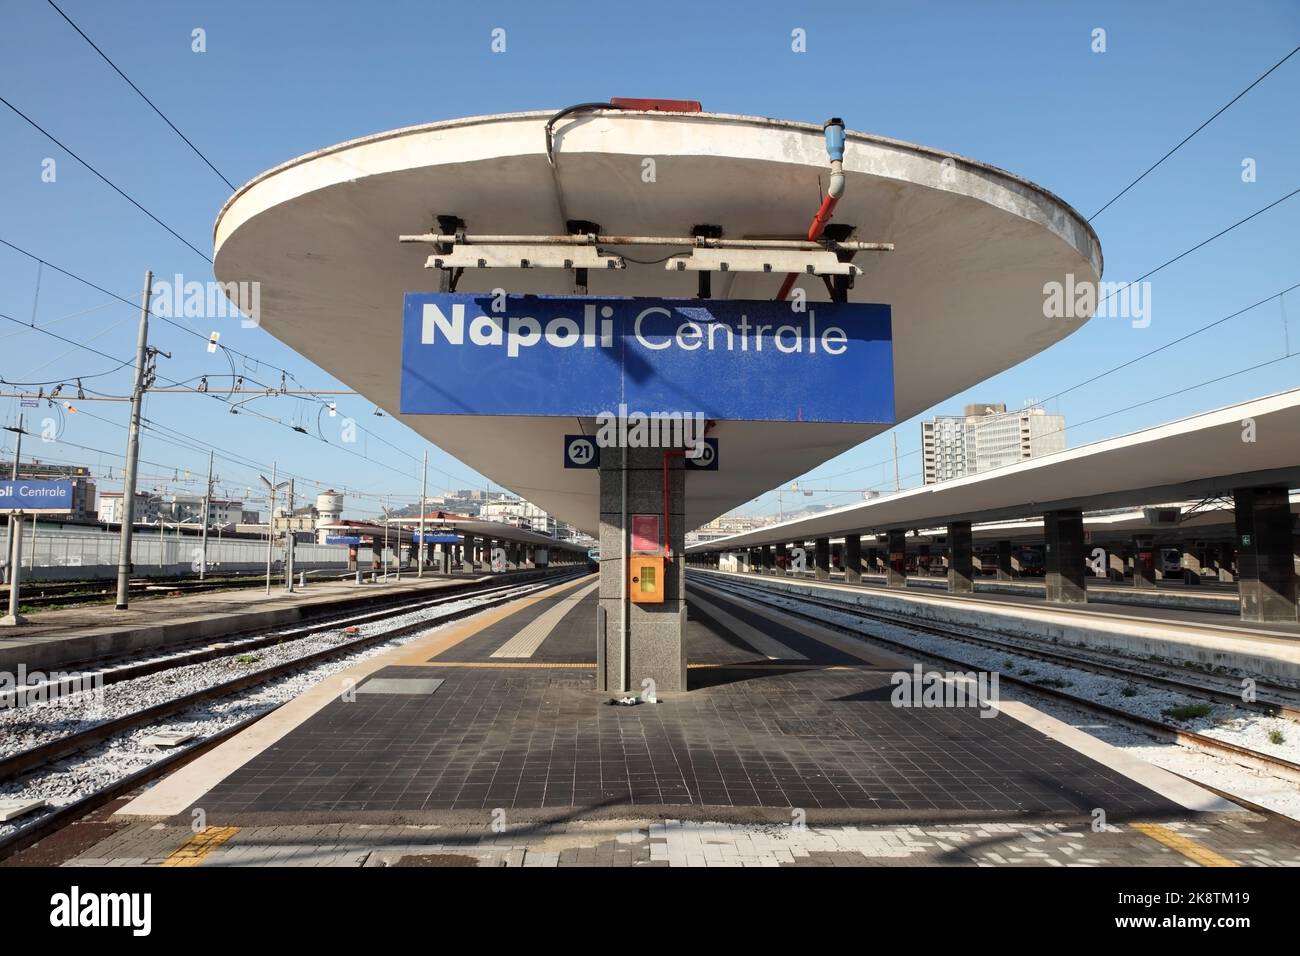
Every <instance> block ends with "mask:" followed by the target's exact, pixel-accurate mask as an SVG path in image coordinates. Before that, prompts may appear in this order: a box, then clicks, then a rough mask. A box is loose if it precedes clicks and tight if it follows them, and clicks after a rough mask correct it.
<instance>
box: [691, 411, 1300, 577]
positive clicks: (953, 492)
mask: <svg viewBox="0 0 1300 956" xmlns="http://www.w3.org/2000/svg"><path fill="white" fill-rule="evenodd" d="M1247 420H1249V421H1250V422H1252V423H1253V426H1251V427H1250V428H1248V427H1246V426H1245V424H1244V423H1245V422H1246V421H1247ZM1245 438H1252V439H1253V440H1250V441H1247V440H1244V439H1245ZM1262 485H1273V486H1286V487H1290V488H1295V487H1300V389H1295V390H1292V391H1288V392H1280V393H1278V394H1276V395H1269V396H1267V397H1265V398H1259V399H1254V400H1253V401H1249V402H1243V403H1241V404H1239V405H1230V406H1228V407H1226V408H1220V409H1216V410H1214V411H1212V412H1205V413H1204V414H1201V415H1194V416H1191V417H1189V418H1184V419H1181V420H1179V421H1175V422H1170V423H1168V424H1165V425H1157V426H1155V427H1153V428H1147V429H1143V430H1142V431H1137V432H1133V433H1131V434H1128V435H1120V436H1118V437H1116V438H1108V439H1105V440H1104V441H1099V442H1094V443H1092V444H1089V445H1081V446H1079V447H1078V448H1071V449H1068V450H1066V451H1062V452H1057V453H1055V454H1052V455H1043V456H1041V457H1038V458H1031V459H1029V460H1027V461H1023V462H1020V463H1018V464H1015V465H1008V466H1007V467H1005V468H995V469H993V470H991V471H986V472H981V473H980V474H977V475H969V476H967V477H965V478H957V479H954V480H952V481H944V482H940V483H938V484H933V485H924V486H922V487H920V488H913V489H912V490H910V491H904V492H901V493H899V494H896V495H890V496H888V497H882V498H878V499H876V500H874V501H870V502H866V503H863V504H858V505H850V506H848V507H845V508H835V509H832V510H830V511H826V512H824V513H823V514H819V515H816V516H814V517H811V518H803V519H800V520H797V521H787V522H783V523H781V524H774V525H770V526H768V527H766V528H758V529H756V530H754V531H747V532H744V533H742V534H735V535H731V536H729V537H726V538H717V539H715V540H713V541H709V542H701V543H700V544H697V545H692V546H691V547H690V548H689V549H688V550H689V551H727V550H732V549H735V548H748V547H754V546H757V545H764V544H779V543H781V542H788V541H806V540H809V539H811V538H819V537H826V536H831V537H834V536H839V535H844V534H868V533H877V532H883V531H888V530H891V529H928V528H936V527H940V526H942V525H946V524H947V523H949V522H952V521H995V520H999V519H1004V518H1018V517H1024V516H1026V515H1041V514H1043V513H1044V512H1047V511H1052V510H1059V509H1065V508H1081V509H1084V510H1087V509H1102V508H1117V507H1124V506H1132V505H1144V504H1153V503H1157V502H1166V501H1186V500H1190V499H1194V498H1206V497H1211V496H1215V495H1227V494H1231V493H1232V491H1233V489H1234V488H1241V487H1253V486H1262ZM1008 537H1010V535H1008Z"/></svg>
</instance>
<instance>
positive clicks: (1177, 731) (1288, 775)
mask: <svg viewBox="0 0 1300 956" xmlns="http://www.w3.org/2000/svg"><path fill="white" fill-rule="evenodd" d="M697 580H698V581H701V582H707V584H708V586H710V587H713V588H714V589H715V590H719V591H722V592H724V593H731V594H732V595H734V596H744V597H745V598H746V599H747V600H753V601H756V602H757V603H760V604H764V605H766V606H768V607H771V608H774V609H776V610H779V611H781V612H782V613H784V614H789V615H792V616H794V617H798V618H802V619H804V620H808V621H811V622H813V623H816V624H818V625H820V626H822V627H827V628H830V629H831V630H837V631H840V632H842V633H845V634H850V635H852V636H854V637H857V638H859V639H863V640H866V641H869V642H872V643H876V644H879V645H881V646H883V647H886V648H887V649H889V650H893V651H900V650H901V651H905V652H906V653H908V654H909V655H912V656H917V657H921V658H926V659H930V660H934V661H937V662H940V663H943V664H945V665H951V666H953V667H956V668H958V669H959V670H962V671H971V670H981V669H983V668H981V667H979V666H977V665H974V664H972V663H970V662H969V661H966V660H961V659H960V658H956V657H952V656H949V655H946V654H941V653H938V652H935V651H932V650H928V649H927V650H919V649H917V648H916V647H914V646H912V645H910V644H907V643H905V642H903V641H895V640H892V639H891V638H887V637H883V636H880V635H877V634H869V633H863V632H862V631H860V630H858V629H856V628H852V627H847V626H845V625H842V624H839V623H836V622H834V621H830V620H827V619H826V618H825V617H824V616H822V615H818V614H814V613H810V612H808V611H803V610H799V609H798V608H794V607H790V606H788V604H785V603H781V601H780V600H773V598H774V597H780V596H779V595H774V594H773V593H772V592H771V591H770V590H769V589H766V588H763V587H762V586H760V585H755V584H749V583H747V582H740V581H732V580H718V579H717V578H714V577H712V576H710V577H708V578H702V579H697ZM783 600H784V601H787V602H795V603H798V604H805V605H811V606H813V607H822V608H824V609H827V610H831V611H832V612H834V613H836V614H844V615H848V616H850V617H857V618H861V619H864V620H867V621H876V622H877V623H884V624H889V625H891V626H893V627H901V628H906V629H908V630H912V631H917V632H920V633H924V634H930V635H933V636H937V637H941V638H944V639H946V640H950V641H955V642H960V643H967V644H976V645H978V644H981V643H982V644H983V645H984V646H996V649H998V650H999V651H1003V652H1006V653H1015V654H1019V655H1021V656H1025V657H1032V658H1040V659H1045V658H1042V655H1041V654H1040V652H1039V651H1037V650H1035V649H1033V648H1031V647H1022V646H1020V645H1014V646H1013V645H1010V644H1002V643H1000V642H992V641H988V640H986V639H980V640H975V639H972V638H969V637H968V636H967V635H966V634H964V633H962V632H959V631H955V630H949V629H945V628H942V627H937V626H935V625H932V624H922V623H917V622H915V621H911V620H908V619H905V618H902V619H900V618H894V617H893V616H891V615H887V614H877V613H876V612H875V611H870V610H867V609H864V608H861V607H858V606H856V605H852V604H846V603H843V602H837V601H828V600H824V599H818V598H809V597H805V596H804V595H790V596H788V597H784V598H783ZM1057 656H1058V657H1065V655H1057ZM1062 666H1069V667H1076V668H1078V669H1083V670H1087V669H1089V668H1090V667H1091V666H1093V665H1092V664H1091V663H1089V664H1087V665H1085V664H1084V663H1082V662H1081V663H1078V664H1076V663H1069V664H1062ZM1111 669H1112V670H1113V671H1115V672H1116V673H1117V674H1119V675H1121V676H1122V677H1123V678H1124V679H1126V680H1129V681H1132V682H1138V683H1142V682H1146V681H1147V680H1148V676H1147V675H1145V674H1141V673H1138V672H1135V671H1132V670H1124V669H1122V668H1113V667H1112V668H1111ZM1000 680H1002V681H1005V682H1006V683H1008V684H1011V685H1012V686H1015V687H1019V688H1022V689H1024V690H1026V691H1030V692H1032V693H1035V694H1039V695H1041V696H1044V697H1047V698H1049V699H1052V700H1056V701H1059V702H1061V703H1064V704H1069V705H1070V706H1072V707H1076V708H1078V709H1081V710H1086V711H1089V712H1091V713H1094V714H1097V715H1098V716H1101V717H1105V718H1107V719H1109V720H1111V721H1113V722H1115V723H1117V724H1120V725H1122V726H1125V727H1127V728H1129V729H1131V730H1137V731H1140V732H1142V733H1145V734H1149V735H1152V736H1155V737H1157V738H1158V739H1163V740H1166V741H1171V742H1174V743H1178V744H1181V745H1183V746H1185V747H1189V748H1191V749H1194V750H1198V751H1201V752H1202V753H1207V754H1211V755H1213V756H1216V757H1222V758H1226V759H1229V760H1232V761H1234V762H1236V763H1239V764H1241V765H1243V766H1247V767H1251V768H1252V769H1256V770H1263V771H1265V772H1267V773H1270V774H1273V775H1274V776H1277V777H1281V778H1283V779H1287V780H1291V781H1296V782H1300V763H1296V762H1294V761H1291V760H1286V759H1284V758H1281V757H1276V756H1274V755H1272V754H1267V753H1262V752H1260V751H1257V750H1252V749H1250V748H1248V747H1242V746H1239V745H1237V744H1233V743H1229V742H1228V741H1224V740H1220V739H1218V738H1217V737H1211V736H1209V735H1207V734H1202V733H1197V732H1196V731H1191V730H1187V729H1185V728H1182V727H1178V726H1176V725H1173V724H1169V723H1165V722H1164V721H1160V720H1155V719H1154V718H1151V717H1146V716H1143V715H1141V714H1135V713H1132V712H1131V711H1126V710H1122V709H1120V708H1118V707H1112V706H1110V705H1108V704H1102V703H1099V702H1097V701H1093V700H1090V699H1088V698H1086V697H1081V696H1079V695H1077V694H1070V693H1067V692H1065V691H1064V690H1061V689H1059V688H1056V687H1049V686H1044V685H1042V684H1039V683H1035V682H1033V681H1028V680H1022V679H1020V678H1018V677H1016V676H1014V675H1011V674H1006V673H1001V674H1000ZM1161 686H1165V687H1176V688H1177V689H1178V690H1180V691H1181V692H1182V693H1185V694H1187V695H1189V696H1202V697H1204V696H1209V695H1208V693H1207V690H1206V688H1204V687H1203V686H1201V685H1199V684H1192V683H1186V682H1181V681H1177V680H1174V679H1169V678H1164V679H1162V684H1161ZM1231 703H1233V704H1234V705H1236V706H1242V701H1241V700H1240V698H1239V697H1234V698H1233V699H1232V701H1231ZM1273 704H1274V706H1277V707H1278V708H1279V712H1280V711H1281V710H1282V709H1283V706H1282V705H1281V704H1279V703H1277V702H1273ZM1266 705H1267V702H1266ZM1285 709H1286V710H1288V711H1289V710H1291V709H1292V708H1291V707H1290V705H1287V706H1286V707H1285Z"/></svg>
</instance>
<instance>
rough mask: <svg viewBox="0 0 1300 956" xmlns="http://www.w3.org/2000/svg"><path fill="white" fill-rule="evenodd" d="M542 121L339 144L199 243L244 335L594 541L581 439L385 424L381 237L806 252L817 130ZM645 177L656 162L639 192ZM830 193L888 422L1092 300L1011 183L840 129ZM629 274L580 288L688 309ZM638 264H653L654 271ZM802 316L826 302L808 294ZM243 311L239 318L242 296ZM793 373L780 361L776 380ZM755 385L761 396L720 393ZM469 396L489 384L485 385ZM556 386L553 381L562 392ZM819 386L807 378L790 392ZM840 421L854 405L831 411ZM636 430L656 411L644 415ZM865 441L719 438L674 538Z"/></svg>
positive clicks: (417, 285) (624, 118) (414, 254)
mask: <svg viewBox="0 0 1300 956" xmlns="http://www.w3.org/2000/svg"><path fill="white" fill-rule="evenodd" d="M552 115H553V113H551V112H535V113H513V114H504V115H498V116H480V117H471V118H467V119H458V120H449V121H445V122H439V123H431V124H427V125H422V126H414V127H409V128H406V129H400V130H395V131H392V132H387V133H382V134H378V135H375V136H369V137H366V138H364V139H358V140H353V141H351V142H347V143H342V144H340V145H338V146H333V147H330V148H328V149H324V150H321V151H319V152H315V153H311V154H309V155H306V156H302V157H300V158H298V159H295V160H292V161H291V162H288V163H286V164H284V165H282V166H279V167H277V168H275V169H273V170H271V171H269V172H267V173H264V174H263V175H261V176H259V177H257V178H256V179H254V180H253V181H252V182H250V183H248V184H247V185H245V186H244V187H243V188H241V189H240V190H239V191H238V192H237V193H236V194H235V195H234V196H233V197H232V198H231V199H230V200H229V202H227V203H226V206H225V208H224V209H223V210H222V212H221V214H220V216H219V217H218V220H217V223H216V228H215V256H214V258H215V271H216V275H217V277H218V278H219V279H220V280H221V281H223V282H227V283H229V282H239V281H256V282H258V283H260V287H259V293H260V303H259V304H260V310H259V314H258V316H257V318H258V319H259V321H260V324H261V325H262V327H263V328H265V329H266V330H267V331H268V332H270V333H271V334H272V335H274V336H275V337H276V338H278V339H280V340H282V341H283V342H285V343H286V344H287V345H289V346H290V347H291V348H293V349H294V350H296V351H297V352H299V353H301V354H302V355H304V356H305V357H306V358H308V359H309V360H311V361H312V362H315V363H316V364H317V365H319V366H321V367H322V368H324V369H325V370H327V371H328V372H329V373H330V374H332V375H334V376H335V377H336V378H338V379H339V380H341V381H343V382H345V383H347V385H348V386H349V387H351V388H354V389H356V390H357V391H358V392H360V393H361V394H362V395H363V396H365V398H367V399H368V400H370V401H372V402H374V403H375V404H376V405H377V406H379V407H380V408H382V409H384V411H385V412H386V413H388V414H390V415H392V416H393V417H395V418H398V419H399V420H401V421H402V422H403V423H405V424H406V425H408V426H410V427H411V428H412V429H414V430H415V431H416V432H417V433H419V434H420V435H422V436H423V437H425V438H427V439H429V440H430V441H432V442H434V443H435V444H437V445H438V446H439V447H441V448H443V449H444V450H446V451H447V452H449V453H450V454H452V455H455V456H456V457H457V458H459V459H461V460H462V461H464V462H466V463H467V464H468V465H470V466H471V467H473V468H475V469H476V470H478V471H479V472H481V473H482V474H484V475H487V476H488V477H489V478H491V479H492V480H493V481H495V482H498V483H500V484H501V485H504V486H505V487H507V488H509V489H511V490H512V491H514V492H516V493H518V494H520V495H522V496H523V497H525V498H528V499H529V500H531V501H533V502H535V503H536V504H537V505H539V506H540V507H542V508H544V509H545V510H547V511H548V512H550V513H552V514H553V515H555V516H556V517H557V518H559V519H561V520H565V521H569V522H572V523H573V524H575V525H577V526H578V527H580V528H583V529H584V530H587V531H595V530H596V528H597V524H598V495H597V487H598V477H597V473H596V472H595V471H584V470H574V469H569V470H566V469H564V468H563V467H562V461H563V458H562V436H563V435H564V434H565V433H566V432H575V431H579V430H586V431H588V433H590V432H591V430H592V422H591V421H589V420H588V421H584V422H582V423H581V426H582V427H581V428H579V427H578V426H579V425H580V423H579V422H575V421H574V420H573V419H562V418H534V417H492V418H484V417H474V416H460V415H402V414H400V412H399V376H400V369H401V343H402V338H401V330H402V305H403V296H404V294H405V293H407V292H415V291H426V290H436V289H437V286H438V276H437V274H436V272H434V271H431V270H426V269H425V268H424V265H425V259H426V258H427V256H428V254H429V247H427V246H422V245H415V244H406V245H403V244H399V242H398V236H400V235H412V234H420V233H427V232H429V231H431V230H434V229H436V223H435V217H436V216H438V215H454V216H458V217H460V218H461V219H462V220H464V222H465V230H466V231H467V232H469V233H479V234H489V235H505V234H508V235H553V234H561V233H564V232H566V231H567V230H566V224H565V218H566V215H562V213H561V211H560V208H561V207H560V202H559V198H560V196H561V194H562V196H563V203H564V207H565V213H566V214H567V218H570V219H581V220H587V221H591V222H594V223H598V224H599V225H600V227H601V231H602V232H603V233H605V234H612V235H642V236H646V235H649V236H687V235H689V234H690V233H691V230H692V227H694V226H696V225H699V224H713V225H718V226H721V227H722V229H723V232H724V235H725V236H726V237H729V238H769V239H770V238H783V237H789V238H803V236H804V233H805V232H806V230H807V228H808V222H809V220H810V218H811V216H812V213H813V212H814V211H815V210H816V207H817V204H818V202H819V201H820V198H821V195H822V193H823V192H824V190H825V188H826V183H827V179H828V163H827V156H826V148H825V141H824V138H823V133H822V129H821V127H820V126H817V125H811V124H806V123H795V122H789V121H785V120H774V119H765V118H759V117H750V116H731V115H725V114H713V113H661V112H641V111H614V110H610V111H598V112H591V113H582V114H578V115H573V116H569V117H566V118H564V119H563V120H561V121H560V122H558V123H557V124H556V126H555V137H554V144H555V157H556V160H555V167H554V169H552V167H551V165H550V163H549V162H548V160H547V157H546V153H545V139H544V132H543V131H544V127H545V125H546V122H547V120H548V119H550V118H551V117H552ZM646 159H652V160H654V164H653V167H652V168H653V177H652V179H651V181H647V177H646V176H645V171H646V170H647V168H650V167H647V165H646V164H645V162H644V161H645V160H646ZM844 172H845V178H846V188H845V192H844V197H843V199H842V200H841V201H840V204H839V207H838V209H837V210H836V212H835V217H834V222H836V223H839V224H844V225H851V226H854V227H856V232H855V233H854V234H853V237H854V238H855V239H861V240H867V241H880V242H892V243H894V245H895V249H894V251H893V252H890V253H885V254H878V253H860V254H858V256H857V258H856V259H855V262H856V263H857V264H858V265H860V266H861V267H862V269H863V270H864V273H863V275H861V276H860V277H858V279H857V283H856V286H855V288H854V289H853V290H852V292H851V293H850V295H849V301H851V302H877V303H887V304H889V305H890V306H891V307H892V310H893V349H894V351H893V355H894V379H895V383H896V387H895V412H896V417H897V419H898V420H903V419H906V418H908V417H911V416H913V415H916V414H918V413H919V412H921V411H923V410H925V409H927V408H929V407H930V406H932V405H934V404H936V403H938V402H940V401H943V400H944V399H946V398H948V397H950V396H952V395H954V394H956V393H958V392H960V391H962V390H963V389H965V388H968V387H969V386H971V385H974V384H976V383H977V382H980V381H983V380H984V379H986V378H988V377H989V376H991V375H994V374H996V373H998V372H1001V371H1003V370H1005V369H1007V368H1010V367H1011V366H1014V365H1016V364H1017V363H1019V362H1021V361H1022V360H1024V359H1026V358H1028V357H1029V356H1031V355H1034V354H1036V353H1037V352H1040V351H1042V350H1043V349H1045V348H1048V347H1049V346H1051V345H1052V344H1054V343H1056V342H1058V341H1060V340H1061V339H1063V338H1064V337H1066V336H1067V335H1069V334H1070V333H1071V332H1073V331H1074V330H1075V329H1076V328H1077V327H1078V326H1079V325H1081V324H1082V321H1081V320H1078V319H1070V318H1066V319H1048V318H1044V309H1043V300H1044V285H1045V284H1046V283H1048V282H1052V281H1058V282H1064V281H1066V277H1067V276H1068V275H1073V276H1074V277H1075V280H1076V281H1079V282H1082V281H1095V280H1096V279H1098V278H1099V276H1100V273H1101V268H1102V261H1101V250H1100V246H1099V244H1098V242H1097V239H1096V236H1095V234H1094V233H1093V232H1092V230H1091V228H1090V227H1089V226H1088V224H1087V223H1086V222H1085V221H1084V220H1083V219H1082V217H1080V216H1079V215H1078V214H1077V213H1076V212H1075V211H1074V210H1073V209H1071V208H1070V207H1069V206H1068V205H1066V204H1065V203H1064V202H1062V201H1061V200H1060V199H1058V198H1057V197H1055V196H1053V195H1052V194H1051V193H1049V192H1047V191H1045V190H1043V189H1041V188H1039V187H1037V186H1035V185H1034V184H1032V183H1029V182H1027V181H1025V180H1024V179H1021V178H1019V177H1017V176H1015V175H1012V174H1010V173H1007V172H1004V171H1002V170H999V169H996V168H993V167H991V166H988V165H985V164H983V163H979V162H975V161H973V160H969V159H965V158H963V157H960V156H956V155H953V154H950V153H945V152H942V151H939V150H935V149H930V148H927V147H923V146H917V145H913V144H910V143H904V142H900V141H897V140H891V139H886V138H883V137H879V136H872V135H869V134H865V133H855V132H849V133H848V135H847V145H846V151H845V158H844ZM613 251H615V252H620V253H622V254H623V255H625V256H627V257H631V258H636V259H644V260H647V262H648V263H649V264H638V263H633V262H631V261H629V263H628V267H627V268H626V269H621V270H617V271H614V270H610V271H593V272H591V274H590V277H589V278H590V282H589V292H590V294H592V295H640V296H682V297H691V296H694V295H695V294H696V285H695V282H696V276H695V275H694V274H692V273H690V272H675V271H671V272H670V271H667V270H665V269H664V267H663V264H662V259H663V258H664V257H666V256H667V255H670V254H672V253H674V252H680V251H681V250H680V249H672V248H665V249H658V248H653V247H652V248H645V247H636V248H630V249H616V250H613ZM654 260H659V261H658V262H656V261H654ZM781 279H782V277H781V276H780V275H765V274H761V273H760V274H754V273H737V272H728V273H718V274H716V275H715V277H714V282H713V295H714V296H715V297H716V298H733V299H756V300H771V299H772V298H773V296H774V295H775V293H776V290H777V288H778V286H779V285H780V283H781ZM572 282H573V276H572V273H570V272H566V271H563V270H558V269H530V270H521V269H484V270H475V269H469V270H467V271H466V272H465V273H464V275H463V277H462V278H461V279H460V283H459V286H458V291H461V292H481V291H488V290H491V289H494V288H503V289H506V290H508V291H510V292H512V293H550V294H565V293H571V292H572V291H573V286H572ZM799 285H800V287H801V288H804V289H806V290H807V294H808V301H809V303H810V304H812V303H817V302H823V301H826V300H827V299H828V295H827V293H826V291H825V289H824V287H823V285H822V283H821V282H820V281H818V280H816V279H815V277H811V276H804V277H802V278H801V279H800V281H799ZM239 304H240V305H241V306H245V307H246V306H248V305H249V304H250V302H248V301H241V302H240V303H239ZM792 364H793V365H794V366H795V367H794V368H792V372H791V374H792V375H797V374H799V373H798V369H797V363H792ZM713 384H714V385H715V387H717V388H762V382H754V381H743V382H742V381H736V382H716V383H713ZM482 387H483V388H485V389H489V388H491V387H492V383H491V382H490V381H485V382H483V383H482ZM566 387H571V386H566ZM807 387H808V388H809V389H815V388H817V387H818V383H817V382H816V381H809V382H808V383H807ZM843 400H844V401H845V402H846V403H851V402H853V401H854V396H853V394H845V395H844V396H843ZM646 411H653V409H647V410H646ZM884 428H885V426H883V425H879V424H875V425H862V424H810V423H807V422H743V421H725V422H721V423H719V424H718V425H717V427H716V428H715V429H714V431H713V432H712V433H711V434H712V435H713V436H715V437H717V438H718V440H719V460H720V462H721V467H720V469H719V470H718V471H717V472H693V473H692V474H691V475H690V477H689V483H688V487H687V502H686V506H687V515H686V526H687V527H688V528H690V527H696V526H698V525H700V524H702V523H704V522H705V521H708V520H710V519H712V518H714V517H716V516H717V515H719V514H722V513H724V512H726V511H728V510H730V509H731V508H734V507H736V506H737V505H740V504H743V503H744V502H746V501H748V500H750V499H751V498H753V497H755V496H756V495H759V494H761V493H762V492H764V491H767V490H768V489H771V488H773V487H776V486H777V485H779V484H781V483H783V482H786V481H789V480H790V479H791V478H794V477H796V476H798V475H800V474H803V473H805V472H807V471H808V470H810V469H812V468H815V467H816V466H817V465H819V464H820V463H822V462H824V461H826V460H827V459H829V458H832V457H834V456H835V455H838V454H840V453H842V452H844V451H846V450H848V449H849V448H852V447H853V446H855V445H857V444H859V443H860V442H862V441H864V440H866V439H868V438H870V437H872V436H873V435H876V434H878V433H880V432H881V431H883V430H884Z"/></svg>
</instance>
